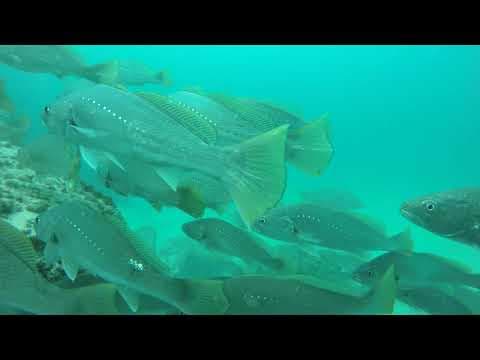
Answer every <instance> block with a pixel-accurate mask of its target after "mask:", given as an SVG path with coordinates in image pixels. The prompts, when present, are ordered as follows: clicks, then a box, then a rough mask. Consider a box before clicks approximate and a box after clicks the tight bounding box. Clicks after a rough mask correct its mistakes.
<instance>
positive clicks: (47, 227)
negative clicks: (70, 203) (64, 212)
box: [33, 206, 61, 243]
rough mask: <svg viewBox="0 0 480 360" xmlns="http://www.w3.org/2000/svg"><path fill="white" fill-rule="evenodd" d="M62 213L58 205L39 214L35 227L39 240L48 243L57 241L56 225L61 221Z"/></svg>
mask: <svg viewBox="0 0 480 360" xmlns="http://www.w3.org/2000/svg"><path fill="white" fill-rule="evenodd" d="M60 216H61V213H60V212H59V211H58V206H54V207H51V208H49V209H47V210H46V211H44V212H43V213H41V214H39V215H38V216H37V217H36V218H35V220H34V225H33V227H34V229H35V233H36V237H37V239H38V240H40V241H43V242H45V243H48V242H49V241H51V240H53V241H55V236H56V235H55V229H56V225H57V224H58V222H59V221H60Z"/></svg>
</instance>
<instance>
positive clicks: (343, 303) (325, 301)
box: [223, 267, 396, 315]
mask: <svg viewBox="0 0 480 360" xmlns="http://www.w3.org/2000/svg"><path fill="white" fill-rule="evenodd" d="M393 275H394V268H393V267H392V268H390V269H388V270H387V271H386V272H385V274H384V276H383V277H382V281H380V282H379V283H378V284H377V285H376V287H375V288H373V289H372V290H371V291H368V292H366V293H365V294H364V295H363V296H353V295H351V294H349V293H348V292H347V293H345V292H340V291H338V290H336V289H335V286H332V287H325V286H324V285H323V284H322V281H321V280H320V279H316V278H312V277H308V276H301V275H295V276H277V277H272V276H263V275H253V276H248V275H245V276H240V277H237V278H231V279H225V280H224V285H223V288H224V294H225V296H226V298H227V299H228V302H229V307H228V309H227V311H226V314H234V315H243V314H244V315H247V314H248V315H293V314H295V315H314V314H391V313H392V312H393V308H394V303H395V296H396V285H395V280H394V277H393ZM333 285H335V284H333Z"/></svg>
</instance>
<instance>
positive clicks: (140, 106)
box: [43, 85, 288, 225]
mask: <svg viewBox="0 0 480 360" xmlns="http://www.w3.org/2000/svg"><path fill="white" fill-rule="evenodd" d="M43 120H44V124H45V125H46V126H47V128H48V129H49V131H50V132H52V133H56V134H59V135H62V136H65V137H66V139H67V141H69V142H72V143H76V144H78V145H81V146H83V147H84V148H87V149H93V150H97V151H103V152H105V153H108V156H109V157H110V158H117V162H118V158H120V157H123V158H128V159H129V161H134V162H140V163H144V164H150V165H151V166H154V167H155V168H156V171H157V172H158V174H159V175H160V176H161V177H162V178H163V179H164V180H165V181H166V182H167V183H168V184H169V185H170V186H171V187H172V188H175V189H176V188H177V185H178V181H179V177H181V174H183V173H184V171H195V172H199V173H202V174H206V175H209V176H211V177H213V178H215V179H217V180H218V181H220V182H221V183H222V184H223V185H224V186H225V188H227V189H228V191H229V193H230V195H231V197H232V199H233V201H234V202H235V204H236V206H237V208H238V209H239V212H240V214H241V216H242V219H243V220H244V222H245V223H246V224H248V225H250V224H251V223H252V222H253V221H254V220H255V219H256V218H257V217H259V216H261V215H262V214H263V213H264V212H265V211H266V210H268V209H269V208H272V207H273V206H275V205H276V204H277V202H278V201H279V200H280V199H281V197H282V196H283V192H284V190H285V183H286V168H285V163H284V153H285V141H286V135H287V129H288V125H284V126H281V127H279V128H275V129H273V130H271V131H269V132H267V133H263V134H261V135H258V136H257V137H255V138H251V139H248V140H246V141H245V142H242V143H241V144H236V145H232V146H228V147H218V146H215V145H209V144H207V143H205V142H203V141H202V140H201V139H200V138H198V137H197V136H195V135H194V134H193V133H191V132H190V131H189V130H188V129H186V128H185V127H184V126H183V125H182V124H181V123H179V122H178V121H177V120H176V119H175V118H172V117H170V116H169V115H168V114H166V113H165V112H162V111H160V110H159V109H158V107H157V106H156V105H155V104H152V103H150V102H149V101H148V100H146V99H144V98H141V97H140V96H137V95H135V94H132V93H129V92H127V91H122V90H120V89H117V88H114V87H110V86H106V85H96V86H94V87H91V88H87V89H85V90H80V91H77V92H74V93H72V94H70V95H68V96H65V97H62V98H60V99H57V101H56V102H55V103H54V104H52V105H51V106H47V107H46V108H45V111H44V115H43Z"/></svg>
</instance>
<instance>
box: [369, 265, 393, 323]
mask: <svg viewBox="0 0 480 360" xmlns="http://www.w3.org/2000/svg"><path fill="white" fill-rule="evenodd" d="M396 292H397V284H396V281H395V266H394V265H391V266H390V267H389V268H388V269H387V271H385V273H384V274H383V276H382V278H381V279H380V280H379V281H378V282H377V283H376V285H375V287H374V288H373V289H372V290H371V292H370V294H369V295H367V299H368V304H367V307H366V309H365V310H366V313H368V314H392V313H393V310H394V305H395V297H396Z"/></svg>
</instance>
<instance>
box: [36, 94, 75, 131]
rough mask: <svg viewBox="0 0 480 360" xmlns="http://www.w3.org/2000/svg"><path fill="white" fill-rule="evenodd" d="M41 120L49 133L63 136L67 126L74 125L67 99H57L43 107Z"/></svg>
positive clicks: (70, 104)
mask: <svg viewBox="0 0 480 360" xmlns="http://www.w3.org/2000/svg"><path fill="white" fill-rule="evenodd" d="M41 119H42V121H43V124H44V125H45V127H46V128H47V130H48V132H49V133H51V134H57V135H61V136H65V134H66V129H67V126H68V125H71V124H74V123H75V122H74V120H73V107H72V103H71V102H70V101H68V98H67V97H61V98H58V99H57V100H55V101H54V102H52V103H50V104H47V105H45V107H44V108H43V112H42V115H41Z"/></svg>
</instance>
